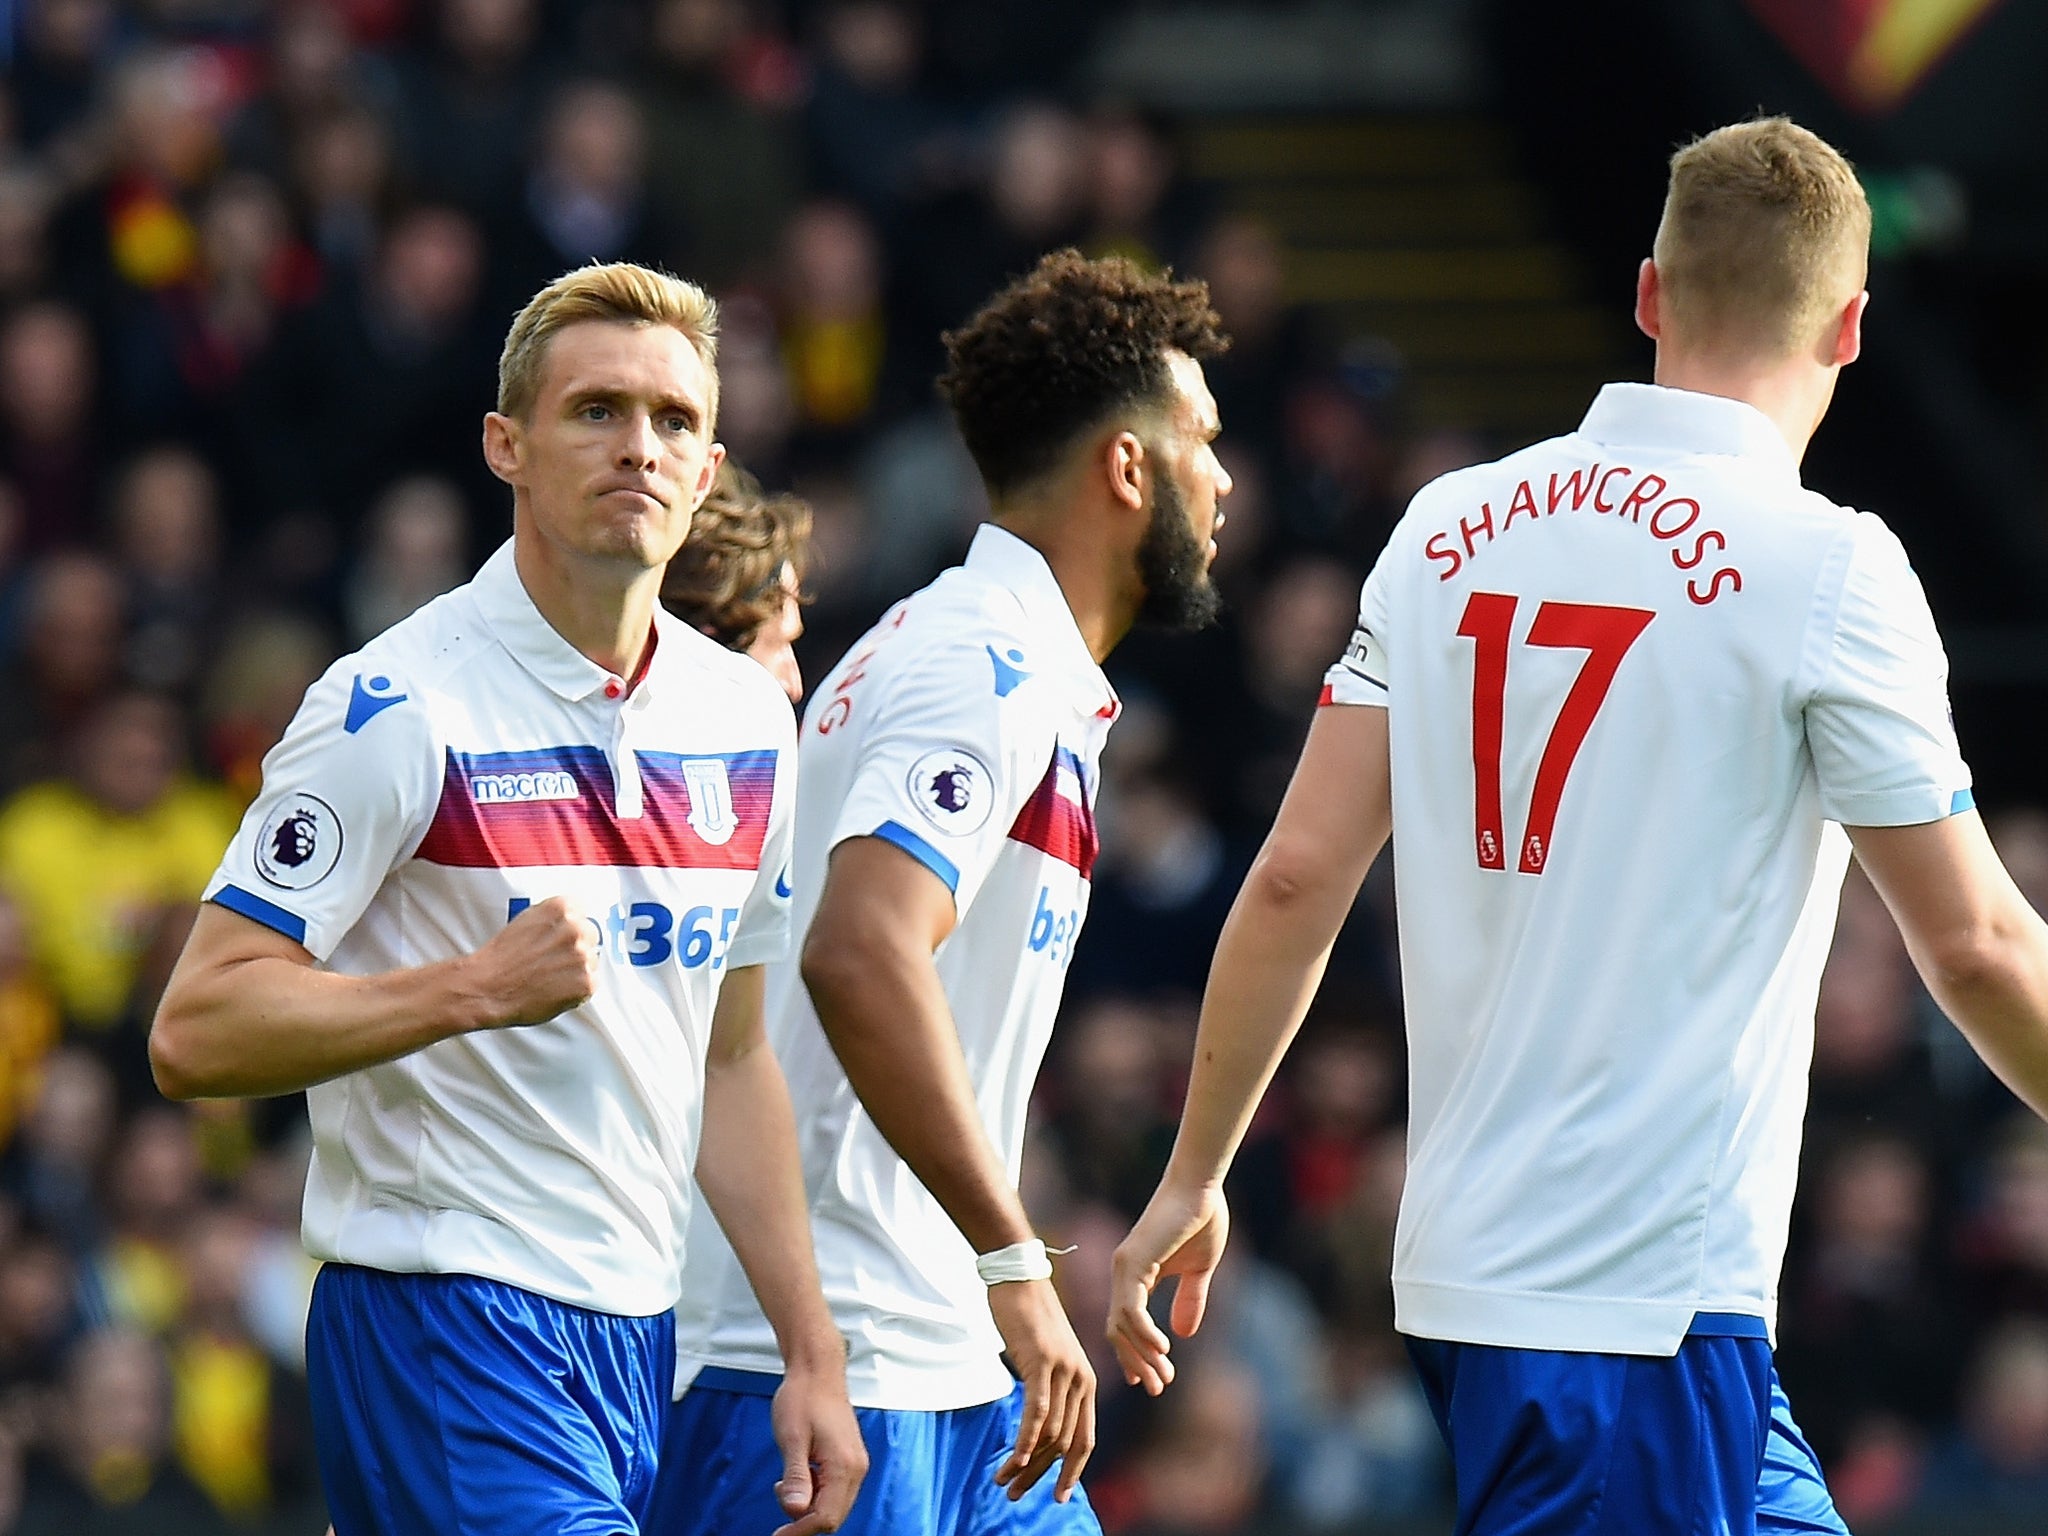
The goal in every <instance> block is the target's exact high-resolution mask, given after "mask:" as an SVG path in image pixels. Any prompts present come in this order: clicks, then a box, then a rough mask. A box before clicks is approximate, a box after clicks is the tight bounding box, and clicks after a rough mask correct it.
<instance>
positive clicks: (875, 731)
mask: <svg viewBox="0 0 2048 1536" xmlns="http://www.w3.org/2000/svg"><path fill="white" fill-rule="evenodd" d="M984 651H988V652H990V654H987V655H985V654H983V652H984ZM1005 671H1006V669H1004V668H1002V667H1001V666H1000V664H999V663H997V662H995V661H994V660H993V647H986V646H977V647H976V648H974V649H973V650H971V651H970V650H969V649H968V648H967V647H965V646H957V647H949V648H947V649H946V650H944V651H942V652H940V653H939V654H937V655H936V656H933V657H929V658H926V659H924V660H923V661H922V662H920V663H919V664H915V665H912V666H909V667H906V668H904V669H903V670H902V671H899V672H897V673H895V674H894V675H893V676H892V677H890V678H888V679H886V681H887V683H888V685H889V687H888V691H887V693H886V694H885V696H884V697H882V698H881V699H879V700H877V701H876V706H875V714H874V716H873V721H872V723H871V724H870V725H869V727H868V731H867V735H866V737H865V739H864V740H863V742H862V745H861V754H860V762H859V764H858V765H857V766H856V768H855V769H854V773H853V780H852V784H851V785H850V787H849V788H848V791H847V795H846V799H845V800H844V802H843V803H842V804H841V807H840V811H839V816H838V818H837V820H836V821H835V822H834V823H833V828H832V841H831V846H832V847H835V848H836V847H837V846H838V845H839V844H840V843H842V842H844V841H845V840H846V839H847V838H850V837H878V838H881V839H882V840H883V841H885V842H890V843H894V844H895V845H896V846H897V847H898V848H901V849H902V850H903V851H904V852H905V853H908V854H909V855H910V856H911V857H912V858H914V859H916V860H917V861H918V862H919V863H921V864H923V865H924V866H925V867H926V868H927V869H929V870H931V872H932V873H933V874H935V875H937V876H938V877H939V878H940V879H941V880H943V881H944V882H945V883H946V887H947V889H949V890H950V891H952V893H953V907H954V910H955V911H956V912H964V911H966V910H967V908H968V907H969V906H970V905H972V903H973V901H974V897H975V894H976V893H977V892H978V891H979V890H980V889H981V884H982V881H983V880H985V879H986V878H987V877H988V873H989V870H990V868H991V867H992V866H993V865H994V863H995V860H996V855H997V854H999V853H1000V852H1002V848H1003V843H1004V841H1005V839H1007V838H1008V836H1009V833H1010V828H1011V826H1012V825H1013V824H1014V823H1015V821H1016V819H1017V815H1018V812H1019V811H1020V810H1022V808H1023V805H1024V802H1025V800H1026V799H1028V798H1029V797H1030V795H1031V792H1032V791H1033V790H1034V789H1036V788H1037V787H1038V785H1039V783H1040V782H1041V781H1042V780H1043V779H1044V777H1045V775H1046V774H1047V772H1048V771H1050V770H1051V768H1052V763H1053V752H1054V749H1055V747H1056V746H1057V745H1058V731H1057V728H1056V727H1055V726H1054V724H1053V723H1052V720H1051V718H1050V717H1049V716H1048V715H1047V714H1046V713H1045V711H1044V710H1043V708H1042V707H1041V700H1042V697H1043V695H1042V694H1041V692H1040V690H1041V689H1045V688H1049V687H1052V686H1053V685H1054V684H1053V680H1052V679H1050V678H1038V679H1031V680H1027V681H1025V682H1023V683H1022V684H1015V683H1013V682H1011V680H1010V677H1009V676H1006V675H1005ZM1011 676H1014V674H1011ZM877 681H884V680H883V679H877ZM999 690H1001V691H999Z"/></svg>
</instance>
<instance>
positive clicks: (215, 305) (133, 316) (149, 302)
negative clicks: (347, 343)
mask: <svg viewBox="0 0 2048 1536" xmlns="http://www.w3.org/2000/svg"><path fill="white" fill-rule="evenodd" d="M195 223H196V230H195V235H196V240H197V255H196V258H195V260H194V261H193V262H192V263H191V264H190V265H189V266H188V267H187V268H186V269H185V270H184V271H183V273H182V275H181V276H179V277H178V278H177V279H176V280H175V281H170V280H167V281H165V282H162V283H159V284H157V285H155V286H153V287H152V288H151V289H149V290H148V291H147V292H146V293H143V294H138V295H135V296H133V297H131V298H130V299H129V300H128V301H126V302H125V303H124V304H123V305H122V307H121V324H120V326H119V328H118V334H119V340H118V342H117V343H116V345H115V347H114V349H113V357H112V368H111V372H112V374H113V376H114V382H115V386H116V389H115V392H116V394H117V396H118V398H119V400H120V402H121V406H122V409H123V411H124V413H125V415H126V416H127V418H128V419H130V420H133V421H136V422H143V423H147V424H148V425H149V428H150V430H152V431H156V432H161V431H164V430H167V429H170V430H177V431H181V432H184V433H186V434H190V435H199V436H205V437H209V438H212V437H216V436H217V435H218V433H219V432H220V431H221V430H228V431H230V432H232V424H226V423H216V420H215V413H217V412H219V411H220V410H222V408H223V407H225V406H226V405H227V403H228V401H229V398H230V395H231V392H232V391H233V390H234V388H235V386H236V384H237V383H239V382H240V380H241V379H242V376H243V375H244V373H245V372H246V371H247V370H248V369H249V367H250V366H251V364H252V363H253V362H254V361H255V360H256V359H257V358H258V357H260V356H261V355H262V354H263V352H264V350H265V349H266V348H267V347H268V346H269V344H270V341H271V338H272V336H273V335H274V334H275V332H276V330H277V326H278V323H279V320H280V317H281V316H282V315H283V314H284V313H286V312H287V311H289V310H292V309H296V308H298V307H299V306H301V305H303V304H304V303H306V302H307V301H308V300H309V299H310V298H311V297H312V295H313V294H314V292H315V291H316V290H317V275H316V271H315V268H314V265H313V258H312V255H311V253H310V252H308V251H306V250H305V249H303V248H302V247H300V246H299V245H298V244H297V242H296V241H295V240H294V239H293V238H292V234H291V228H290V223H289V219H288V216H287V213H286V209H285V205H284V199H283V197H282V195H281V194H280V193H279V192H278V190H277V188H276V187H275V186H273V185H272V184H271V183H270V182H269V181H268V180H266V179H265V178H264V177H261V176H258V175H254V174H252V173H248V172H239V173H234V174H230V175H227V176H223V177H221V178H219V179H218V180H216V181H215V182H214V183H213V186H212V187H211V189H210V190H209V191H208V192H207V193H206V194H205V195H204V197H203V198H201V199H199V202H198V210H197V213H196V216H195ZM235 443H236V440H235V439H234V438H233V437H232V436H230V437H229V438H228V439H227V444H226V445H227V446H234V445H235Z"/></svg>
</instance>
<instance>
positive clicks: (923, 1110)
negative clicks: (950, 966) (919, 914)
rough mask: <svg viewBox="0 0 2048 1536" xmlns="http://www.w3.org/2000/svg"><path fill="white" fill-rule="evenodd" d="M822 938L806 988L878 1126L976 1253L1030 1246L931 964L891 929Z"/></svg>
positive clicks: (810, 953) (810, 954) (812, 947)
mask: <svg viewBox="0 0 2048 1536" xmlns="http://www.w3.org/2000/svg"><path fill="white" fill-rule="evenodd" d="M881 927H883V925H882V924H877V925H876V928H877V929H879V928H881ZM816 938H817V935H816V931H815V930H814V931H813V942H812V943H810V944H807V945H806V946H805V949H804V958H803V975H804V984H805V985H806V986H807V987H808V988H809V990H810V994H811V1001H812V1003H813V1004H814V1005H815V1006H816V1008H817V1011H818V1018H819V1021H820V1023H821V1024H822V1025H823V1026H824V1030H825V1036H826V1038H827V1039H828V1040H830V1041H831V1043H832V1049H833V1050H834V1051H835V1052H836V1053H837V1054H838V1056H839V1062H840V1065H841V1066H842V1067H843V1068H844V1069H845V1071H846V1076H847V1080H848V1081H849V1082H851V1083H852V1084H853V1090H854V1092H855V1093H857V1094H859V1095H860V1101H861V1104H862V1106H863V1107H864V1108H866V1110H867V1112H868V1114H869V1116H870V1117H871V1118H872V1119H873V1120H874V1122H875V1126H876V1128H877V1129H878V1130H880V1131H881V1133H882V1135H883V1136H884V1137H885V1138H886V1139H887V1140H888V1143H889V1145H890V1146H891V1147H893V1148H895V1150H896V1154H897V1155H898V1156H899V1157H901V1158H902V1159H903V1161H904V1162H905V1163H907V1164H909V1165H910V1169H911V1171H912V1172H913V1173H915V1174H916V1175H917V1176H918V1178H919V1179H921V1180H922V1181H923V1182H924V1186H925V1188H926V1189H928V1190H930V1191H931V1193H932V1198H933V1199H935V1200H937V1201H938V1202H939V1205H940V1206H941V1207H942V1208H943V1209H944V1210H945V1212H946V1214H947V1215H948V1216H949V1217H951V1218H952V1221H953V1224H954V1225H955V1226H956V1227H958V1228H959V1229H960V1232H961V1234H962V1235H963V1236H964V1237H966V1239H967V1241H968V1242H969V1243H971V1244H972V1245H973V1247H974V1251H975V1252H976V1253H989V1252H993V1251H994V1250H995V1249H998V1248H1006V1247H1008V1246H1009V1245H1011V1244H1012V1243H1021V1242H1025V1241H1027V1240H1028V1239H1029V1238H1030V1237H1031V1236H1032V1231H1031V1222H1030V1219H1029V1218H1028V1217H1027V1216H1026V1215H1025V1213H1024V1206H1023V1202H1022V1201H1020V1200H1019V1199H1018V1198H1017V1192H1016V1189H1015V1188H1014V1187H1013V1186H1012V1184H1011V1181H1010V1176H1009V1170H1008V1169H1007V1168H1006V1167H1005V1166H1004V1164H1003V1160H1002V1158H1001V1157H999V1156H998V1155H997V1153H996V1149H995V1147H994V1146H993V1145H991V1144H990V1142H989V1139H988V1131H987V1129H986V1127H985V1126H984V1125H983V1123H982V1118H981V1107H980V1105H979V1103H978V1102H977V1101H976V1099H975V1096H974V1089H973V1086H972V1084H971V1083H970V1082H969V1080H968V1076H967V1063H966V1060H965V1059H964V1058H963V1057H962V1056H961V1054H960V1037H959V1034H958V1033H957V1031H956V1030H955V1029H954V1027H953V1019H952V1013H951V1011H950V1010H949V1009H948V1007H947V1005H946V994H945V989H944V987H943V986H942V985H941V984H940V981H939V975H938V971H937V969H936V968H935V967H934V966H933V964H932V957H931V955H930V954H928V953H925V952H923V951H922V950H920V949H918V948H917V947H916V945H915V944H914V942H912V941H909V940H906V939H905V938H904V937H903V936H901V935H898V934H894V933H888V932H877V931H873V930H870V931H868V932H866V933H864V934H862V935H859V936H857V937H856V936H853V935H847V936H846V937H845V938H844V939H843V940H841V941H840V942H836V943H832V944H819V943H817V942H816Z"/></svg>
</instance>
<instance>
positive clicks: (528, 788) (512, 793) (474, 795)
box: [469, 768, 583, 805]
mask: <svg viewBox="0 0 2048 1536" xmlns="http://www.w3.org/2000/svg"><path fill="white" fill-rule="evenodd" d="M582 796H583V790H582V788H581V787H580V786H579V785H578V784H577V782H576V775H575V774H573V773H564V772H563V771H562V770H561V769H559V768H549V769H543V770H542V771H541V772H539V773H477V774H472V775H470V780H469V797H470V799H472V800H474V801H475V802H476V803H477V804H478V805H517V804H524V803H525V802H527V801H532V800H579V799H581V798H582Z"/></svg>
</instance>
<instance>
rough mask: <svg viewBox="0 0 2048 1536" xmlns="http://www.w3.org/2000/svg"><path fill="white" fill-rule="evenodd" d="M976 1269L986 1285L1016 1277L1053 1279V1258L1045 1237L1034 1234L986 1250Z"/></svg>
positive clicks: (976, 1260) (975, 1263) (996, 1283)
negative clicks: (994, 1248)
mask: <svg viewBox="0 0 2048 1536" xmlns="http://www.w3.org/2000/svg"><path fill="white" fill-rule="evenodd" d="M974 1271H975V1273H976V1274H978V1275H980V1276H981V1283H982V1284H983V1285H1007V1284H1009V1283H1010V1282H1011V1281H1013V1280H1050V1279H1051V1278H1052V1258H1051V1255H1050V1254H1049V1253H1048V1252H1047V1250H1046V1246H1045V1241H1044V1239H1042V1238H1036V1237H1034V1238H1030V1239H1028V1240H1027V1241H1025V1242H1021V1243H1012V1244H1010V1246H1009V1247H1007V1248H998V1249H996V1251H995V1252H994V1253H984V1254H982V1255H980V1256H979V1257H978V1258H976V1259H975V1261H974Z"/></svg>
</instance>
